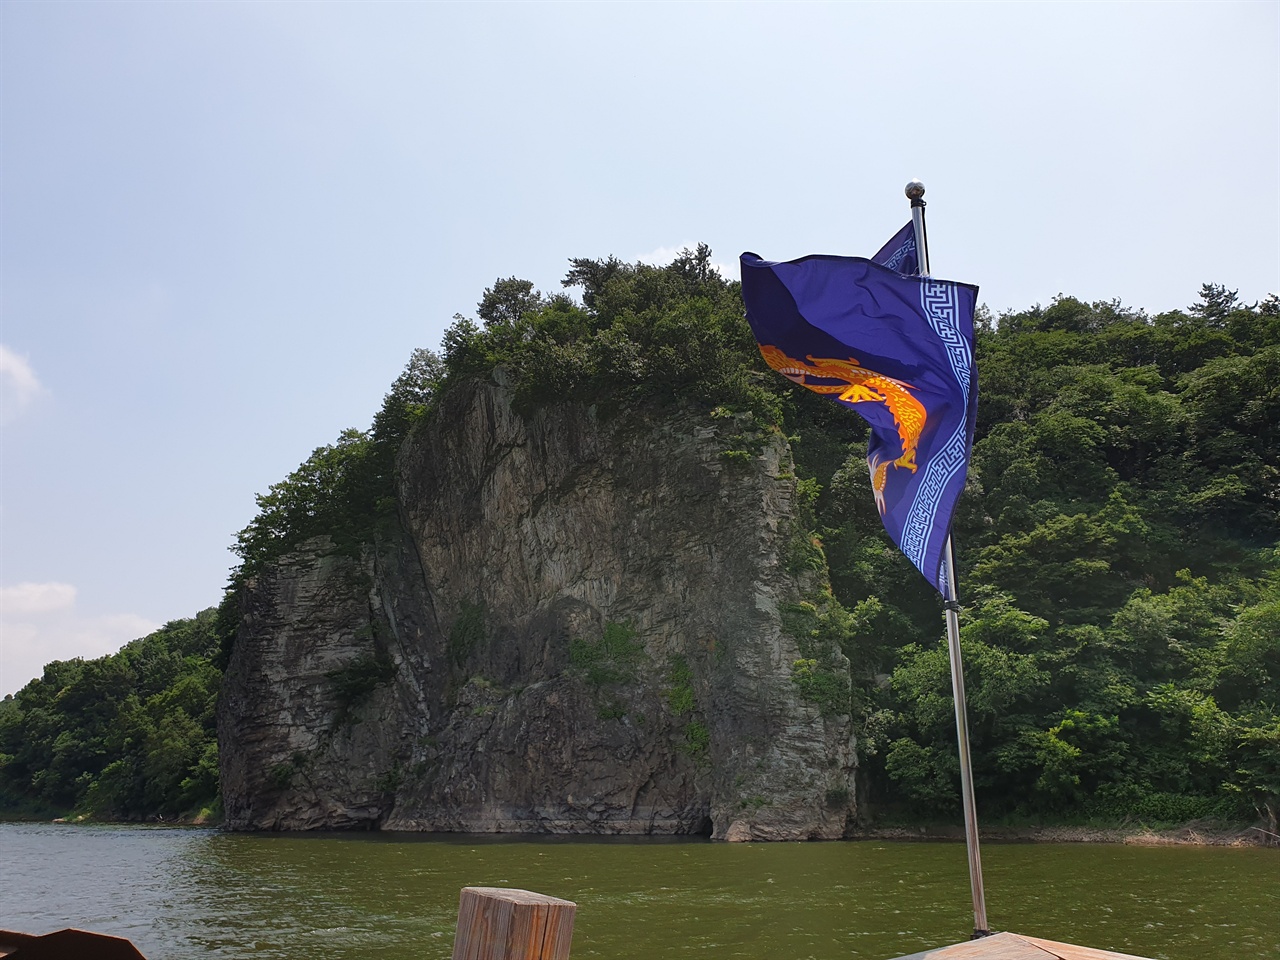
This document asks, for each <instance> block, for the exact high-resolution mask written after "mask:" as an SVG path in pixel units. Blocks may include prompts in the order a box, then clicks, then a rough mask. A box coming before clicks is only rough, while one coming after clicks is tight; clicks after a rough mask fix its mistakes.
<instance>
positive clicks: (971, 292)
mask: <svg viewBox="0 0 1280 960" xmlns="http://www.w3.org/2000/svg"><path fill="white" fill-rule="evenodd" d="M895 239H896V238H895ZM913 240H914V238H913ZM892 244H893V241H890V244H889V245H887V246H886V249H888V248H889V246H892ZM899 249H901V245H899ZM881 252H882V253H883V251H881ZM892 252H894V251H891V253H892ZM911 256H912V258H914V256H915V253H914V249H913V250H912V251H911ZM740 259H741V264H742V299H743V301H744V302H745V304H746V307H747V320H748V322H749V323H750V324H751V329H752V332H753V333H755V337H756V341H757V342H758V343H759V345H760V353H761V354H762V355H763V356H764V359H765V362H766V363H768V364H769V366H771V367H773V369H775V370H777V371H778V372H779V373H781V374H782V375H783V376H785V377H787V378H788V379H789V380H791V381H792V382H794V383H798V384H800V385H801V386H804V387H807V388H808V389H810V390H813V391H815V392H816V393H820V394H823V395H824V396H826V397H828V398H829V399H831V400H833V401H835V402H836V403H839V404H841V405H843V406H847V407H849V408H850V409H852V410H854V411H855V412H857V413H858V414H860V415H861V416H862V417H863V419H865V420H866V421H867V422H868V423H869V424H871V440H870V443H869V444H868V446H867V465H868V467H869V469H870V471H871V488H872V491H873V493H874V494H875V499H876V505H877V506H878V507H879V509H880V517H881V519H882V520H883V521H884V528H885V530H886V531H888V533H889V536H890V537H892V538H893V541H894V543H896V544H897V545H898V547H899V548H900V549H901V550H902V552H903V553H904V554H906V555H907V558H908V559H909V560H910V561H911V562H912V563H913V564H915V566H916V567H917V569H919V571H920V572H921V573H922V574H924V577H925V579H926V580H928V581H929V583H931V584H933V586H934V587H935V588H937V590H938V591H939V592H940V593H942V595H943V596H944V597H945V596H947V595H948V593H947V589H946V577H945V566H944V564H943V552H944V549H945V545H946V541H947V536H948V534H949V533H950V530H951V519H952V516H953V515H954V514H955V507H956V501H957V500H958V499H959V498H960V493H961V491H962V490H963V489H964V483H965V475H966V473H967V472H968V468H969V452H970V449H971V447H972V445H973V428H974V424H975V422H976V420H977V414H978V382H977V370H976V369H975V367H974V363H973V311H974V307H975V306H976V305H977V298H978V288H977V287H975V286H973V285H971V284H967V283H956V282H953V281H950V280H934V279H931V278H929V277H917V276H904V275H903V274H901V273H898V272H897V271H896V270H894V269H892V268H890V267H888V266H882V265H880V264H878V263H874V262H872V261H871V260H866V259H863V258H861V257H834V256H809V257H802V258H801V259H799V260H790V261H787V262H785V263H778V262H772V261H768V260H762V259H761V258H760V257H759V256H757V255H756V254H754V253H744V254H743V255H742V257H741V258H740Z"/></svg>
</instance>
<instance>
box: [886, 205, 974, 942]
mask: <svg viewBox="0 0 1280 960" xmlns="http://www.w3.org/2000/svg"><path fill="white" fill-rule="evenodd" d="M906 193H907V199H908V200H910V201H911V223H912V225H913V226H914V227H915V233H916V258H917V263H918V264H919V267H918V270H917V272H918V273H919V274H920V276H922V277H927V276H929V239H928V234H926V233H925V228H924V207H925V203H924V184H923V183H921V182H920V181H919V180H912V181H911V182H910V183H908V184H907V189H906ZM942 556H943V563H944V564H946V580H947V598H946V601H945V602H944V606H945V607H946V612H947V652H948V653H949V654H950V655H951V692H952V695H953V699H954V700H955V705H956V734H957V735H958V738H959V740H960V794H961V799H962V800H963V803H964V838H965V847H966V848H967V849H968V851H969V889H970V891H971V892H972V894H973V939H974V940H977V939H979V938H981V937H986V936H989V935H990V934H991V931H990V930H989V929H988V927H987V901H986V895H985V894H984V893H983V890H982V855H981V853H980V852H979V850H978V814H977V811H976V809H975V807H974V802H973V764H972V762H971V761H970V758H969V720H968V710H967V709H966V707H965V701H964V664H963V663H962V661H961V659H960V602H959V600H958V599H957V594H956V563H955V557H954V555H953V553H952V550H951V535H950V534H949V533H948V534H947V544H946V547H945V548H944V549H943V551H942Z"/></svg>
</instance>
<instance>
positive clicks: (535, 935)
mask: <svg viewBox="0 0 1280 960" xmlns="http://www.w3.org/2000/svg"><path fill="white" fill-rule="evenodd" d="M577 909H578V905H577V904H576V903H573V902H572V901H569V900H560V899H558V898H556V897H547V896H543V895H542V894H540V893H531V892H530V891H528V890H508V889H506V888H503V887H463V888H462V895H461V897H459V899H458V932H457V934H456V936H455V937H454V940H453V960H569V944H570V942H571V941H572V940H573V915H574V911H576V910H577Z"/></svg>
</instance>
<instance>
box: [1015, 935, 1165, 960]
mask: <svg viewBox="0 0 1280 960" xmlns="http://www.w3.org/2000/svg"><path fill="white" fill-rule="evenodd" d="M1019 936H1021V937H1022V939H1023V940H1026V941H1027V943H1034V944H1035V945H1036V946H1038V947H1042V948H1044V949H1045V950H1047V951H1048V952H1049V953H1052V954H1053V955H1054V956H1055V957H1060V958H1061V960H1147V958H1146V957H1139V956H1136V955H1134V954H1132V953H1114V952H1112V951H1110V950H1096V949H1094V948H1093V947H1078V946H1076V945H1075V944H1074V943H1058V942H1057V941H1056V940H1041V939H1040V938H1039V937H1028V936H1026V935H1025V934H1019Z"/></svg>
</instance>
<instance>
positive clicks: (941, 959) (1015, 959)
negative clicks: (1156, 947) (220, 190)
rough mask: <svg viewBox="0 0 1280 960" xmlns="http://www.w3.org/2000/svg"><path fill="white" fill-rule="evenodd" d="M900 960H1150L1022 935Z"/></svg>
mask: <svg viewBox="0 0 1280 960" xmlns="http://www.w3.org/2000/svg"><path fill="white" fill-rule="evenodd" d="M896 960H1147V958H1146V957H1138V956H1135V955H1134V954H1132V953H1115V952H1113V951H1111V950H1095V949H1094V948H1093V947H1077V946H1076V945H1075V944H1073V943H1058V942H1057V941H1056V940H1041V939H1040V938H1039V937H1028V936H1024V935H1022V934H1020V933H997V934H993V935H992V936H990V937H983V938H982V939H981V940H966V941H965V942H964V943H953V944H952V945H951V946H949V947H938V948H937V949H935V950H924V951H922V952H920V953H913V954H910V955H908V956H905V957H897V958H896Z"/></svg>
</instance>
